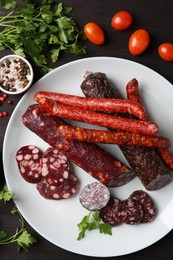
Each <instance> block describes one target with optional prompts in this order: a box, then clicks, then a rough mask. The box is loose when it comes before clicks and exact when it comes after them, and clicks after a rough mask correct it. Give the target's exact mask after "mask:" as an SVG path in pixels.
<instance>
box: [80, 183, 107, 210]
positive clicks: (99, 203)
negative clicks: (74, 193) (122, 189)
mask: <svg viewBox="0 0 173 260" xmlns="http://www.w3.org/2000/svg"><path fill="white" fill-rule="evenodd" d="M109 199H110V191H109V189H108V188H107V187H106V186H105V185H103V184H101V183H99V182H93V183H90V184H88V185H87V186H85V187H84V188H83V189H82V191H81V193H80V196H79V201H80V203H81V204H82V206H83V207H84V208H86V209H88V210H90V211H92V210H93V211H94V210H100V209H101V208H103V207H105V206H106V204H107V203H108V201H109Z"/></svg>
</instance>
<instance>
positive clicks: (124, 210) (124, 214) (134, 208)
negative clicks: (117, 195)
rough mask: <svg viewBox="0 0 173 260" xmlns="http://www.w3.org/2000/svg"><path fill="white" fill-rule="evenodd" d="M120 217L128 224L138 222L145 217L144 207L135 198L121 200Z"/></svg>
mask: <svg viewBox="0 0 173 260" xmlns="http://www.w3.org/2000/svg"><path fill="white" fill-rule="evenodd" d="M118 212H119V218H120V219H121V221H122V222H124V223H126V224H130V225H133V224H138V223H140V222H141V220H142V219H143V214H144V212H143V207H142V205H141V204H140V203H139V202H138V201H137V200H134V199H131V198H129V199H126V200H123V201H121V203H120V204H119V207H118Z"/></svg>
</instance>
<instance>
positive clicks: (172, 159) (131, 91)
mask: <svg viewBox="0 0 173 260" xmlns="http://www.w3.org/2000/svg"><path fill="white" fill-rule="evenodd" d="M126 93H127V98H128V99H129V100H132V101H133V102H137V103H140V104H141V105H143V102H142V98H141V97H140V93H139V87H138V81H137V80H136V79H132V80H131V81H129V83H128V84H127V86H126ZM147 118H149V116H148V115H147V114H146V119H147ZM165 148H166V147H165ZM157 152H158V153H159V155H160V158H161V159H162V160H163V161H164V163H165V164H166V166H167V167H168V168H169V169H170V170H171V171H173V154H172V153H171V152H170V151H169V150H168V149H163V148H162V147H157Z"/></svg>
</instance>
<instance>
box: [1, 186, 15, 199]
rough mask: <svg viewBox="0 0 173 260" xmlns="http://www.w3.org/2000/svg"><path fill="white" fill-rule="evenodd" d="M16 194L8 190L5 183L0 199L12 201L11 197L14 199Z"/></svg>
mask: <svg viewBox="0 0 173 260" xmlns="http://www.w3.org/2000/svg"><path fill="white" fill-rule="evenodd" d="M13 198H14V196H13V194H12V193H11V192H10V191H9V190H8V187H7V185H4V187H3V189H2V190H1V191H0V200H3V201H4V203H6V202H7V201H10V200H11V199H13Z"/></svg>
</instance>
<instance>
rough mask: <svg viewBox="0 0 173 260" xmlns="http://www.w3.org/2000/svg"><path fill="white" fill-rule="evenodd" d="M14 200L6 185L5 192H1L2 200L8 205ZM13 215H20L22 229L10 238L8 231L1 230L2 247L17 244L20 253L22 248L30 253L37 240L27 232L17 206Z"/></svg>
mask: <svg viewBox="0 0 173 260" xmlns="http://www.w3.org/2000/svg"><path fill="white" fill-rule="evenodd" d="M12 198H14V196H13V195H12V194H11V192H10V191H9V190H8V188H7V185H5V186H4V188H3V190H2V191H0V200H3V201H4V203H6V202H7V201H10V200H11V199H12ZM11 213H12V214H13V215H16V214H18V215H19V218H20V219H19V220H20V223H21V227H20V228H17V229H16V232H15V234H14V235H12V236H8V233H7V232H6V231H4V230H0V245H7V244H11V243H17V245H18V251H20V249H21V248H23V249H24V250H25V251H28V249H29V248H30V247H31V245H32V244H34V243H36V239H35V238H34V237H33V236H32V235H31V234H29V233H28V231H27V230H26V228H25V223H24V219H23V217H22V215H21V213H20V212H19V210H18V209H17V207H16V206H14V207H13V209H12V211H11Z"/></svg>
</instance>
